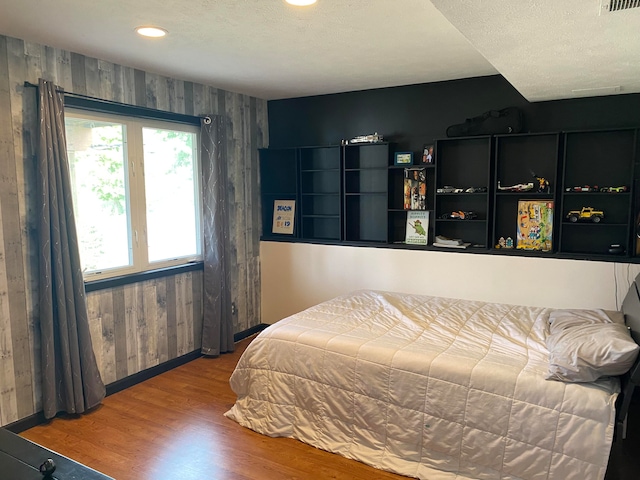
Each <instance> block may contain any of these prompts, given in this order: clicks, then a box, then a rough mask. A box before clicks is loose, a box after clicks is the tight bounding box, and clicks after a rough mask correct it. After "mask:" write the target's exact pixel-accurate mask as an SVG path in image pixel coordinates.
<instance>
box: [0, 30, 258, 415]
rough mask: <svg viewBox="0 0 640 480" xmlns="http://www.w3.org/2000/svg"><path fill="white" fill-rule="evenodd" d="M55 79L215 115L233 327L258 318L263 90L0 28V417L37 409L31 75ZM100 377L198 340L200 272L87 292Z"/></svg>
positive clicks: (147, 103)
mask: <svg viewBox="0 0 640 480" xmlns="http://www.w3.org/2000/svg"><path fill="white" fill-rule="evenodd" d="M41 77H42V78H45V79H47V80H51V81H53V82H55V83H56V84H57V85H59V86H61V87H62V88H64V89H65V91H68V92H73V93H79V94H84V95H89V96H93V97H97V98H102V99H106V100H113V101H117V102H122V103H127V104H131V105H136V106H142V107H149V108H156V109H160V110H166V111H171V112H175V113H183V114H187V115H195V116H201V115H206V114H214V115H216V114H220V115H224V116H225V118H226V120H227V145H226V150H227V153H228V165H229V166H228V178H227V179H226V182H225V183H226V184H227V185H228V186H229V189H228V192H227V195H228V196H227V202H228V205H230V208H229V218H228V224H229V225H230V229H231V240H230V242H231V252H229V260H228V261H229V265H230V267H231V271H232V272H233V276H232V291H233V292H234V299H233V301H234V302H235V303H236V306H237V315H236V316H235V317H234V319H233V321H234V331H235V332H239V331H243V330H246V329H248V328H250V327H252V326H255V325H257V324H259V323H260V261H259V232H260V230H261V228H260V205H259V191H258V188H259V184H258V155H257V149H258V148H261V147H263V146H266V145H267V142H268V131H267V128H268V127H267V125H268V124H267V102H266V101H265V100H261V99H257V98H253V97H249V96H247V95H242V94H237V93H233V92H228V91H225V90H221V89H216V88H214V87H211V86H207V85H202V84H198V83H193V82H189V81H183V80H179V79H174V78H168V77H165V76H162V75H157V74H154V73H150V72H145V71H142V70H138V69H135V68H131V67H126V66H122V65H117V64H113V63H110V62H106V61H103V60H99V59H96V58H90V57H86V56H83V55H80V54H77V53H73V52H68V51H65V50H60V49H57V48H52V47H48V46H44V45H40V44H36V43H31V42H25V41H23V40H20V39H16V38H11V37H6V36H1V35H0V425H6V424H8V423H11V422H14V421H16V420H20V419H22V418H25V417H27V416H29V415H32V414H34V413H36V412H38V411H39V410H40V409H41V400H40V396H41V394H40V380H39V375H40V365H39V364H40V346H39V343H40V342H39V338H38V336H39V334H38V322H37V311H38V305H37V301H38V266H37V251H36V240H37V237H36V230H35V218H34V216H33V212H34V209H35V205H34V200H35V195H36V191H35V188H36V187H35V170H34V168H35V161H34V156H35V151H36V145H37V130H36V128H37V111H36V108H37V107H36V95H37V93H36V90H35V89H33V88H30V87H25V86H24V82H25V81H27V82H30V83H34V84H37V83H38V79H39V78H41ZM87 300H88V305H89V314H90V319H91V322H92V323H91V333H92V338H93V340H94V350H95V351H96V355H97V358H98V365H99V367H100V371H101V373H102V375H103V377H104V381H105V383H107V384H109V383H111V382H113V381H116V380H120V379H122V378H124V377H126V376H128V375H131V374H134V373H137V372H139V371H141V370H144V369H145V368H148V367H151V366H154V365H157V364H159V363H161V362H163V361H166V360H170V359H173V358H176V357H177V356H180V355H183V354H185V353H189V352H191V351H193V350H195V349H197V348H199V347H200V343H201V326H202V272H197V271H196V272H190V273H185V274H180V275H175V276H168V277H166V278H160V279H156V280H150V281H145V282H141V283H138V284H133V285H126V286H123V287H118V288H113V289H108V290H101V291H96V292H91V293H90V294H88V295H87Z"/></svg>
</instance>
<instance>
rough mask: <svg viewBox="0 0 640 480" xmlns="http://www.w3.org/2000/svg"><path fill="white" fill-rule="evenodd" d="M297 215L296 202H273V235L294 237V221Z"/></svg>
mask: <svg viewBox="0 0 640 480" xmlns="http://www.w3.org/2000/svg"><path fill="white" fill-rule="evenodd" d="M295 213H296V201H295V200H274V201H273V227H272V229H271V231H272V232H273V233H281V234H284V235H293V221H294V219H295Z"/></svg>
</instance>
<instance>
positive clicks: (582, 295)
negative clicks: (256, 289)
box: [260, 242, 640, 323]
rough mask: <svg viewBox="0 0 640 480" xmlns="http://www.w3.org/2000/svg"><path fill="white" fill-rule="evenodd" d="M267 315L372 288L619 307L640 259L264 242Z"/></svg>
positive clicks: (266, 320) (277, 316)
mask: <svg viewBox="0 0 640 480" xmlns="http://www.w3.org/2000/svg"><path fill="white" fill-rule="evenodd" d="M260 263H261V273H262V282H261V284H262V295H261V298H262V307H261V308H262V321H263V322H264V323H274V322H276V321H278V320H280V319H281V318H284V317H286V316H288V315H291V314H293V313H296V312H299V311H301V310H304V309H305V308H308V307H310V306H312V305H315V304H316V303H319V302H322V301H325V300H328V299H330V298H333V297H335V296H337V295H340V294H343V293H347V292H350V291H352V290H358V289H363V288H370V289H376V290H389V291H397V292H407V293H422V294H426V295H437V296H444V297H453V298H464V299H470V300H484V301H488V302H498V303H508V304H516V305H529V306H546V307H555V308H605V309H610V310H615V309H618V308H619V306H620V304H621V303H622V299H623V298H624V296H625V294H626V292H627V288H628V286H629V284H630V282H631V281H632V280H633V279H634V278H635V276H636V275H637V274H638V272H639V271H640V265H636V264H627V263H613V262H590V261H581V260H560V259H555V258H532V257H517V256H503V255H482V254H467V253H454V252H438V251H418V250H404V249H392V248H370V247H348V246H335V245H314V244H307V243H285V242H261V243H260Z"/></svg>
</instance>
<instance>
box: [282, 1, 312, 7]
mask: <svg viewBox="0 0 640 480" xmlns="http://www.w3.org/2000/svg"><path fill="white" fill-rule="evenodd" d="M285 1H286V2H287V3H288V4H290V5H295V6H296V7H307V6H309V5H313V4H314V3H316V1H317V0H285Z"/></svg>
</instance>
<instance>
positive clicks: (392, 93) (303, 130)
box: [268, 75, 640, 151]
mask: <svg viewBox="0 0 640 480" xmlns="http://www.w3.org/2000/svg"><path fill="white" fill-rule="evenodd" d="M510 106H516V107H519V108H521V109H522V111H523V113H524V120H525V125H524V131H529V132H552V131H562V130H583V129H601V128H621V127H637V126H639V125H640V94H628V95H615V96H609V97H591V98H580V99H571V100H558V101H549V102H537V103H530V102H528V101H527V100H526V99H525V98H524V97H523V96H522V95H520V93H518V92H517V91H516V90H515V89H514V88H513V87H512V86H511V84H509V82H507V80H506V79H505V78H504V77H502V76H500V75H494V76H488V77H477V78H469V79H464V80H455V81H447V82H437V83H429V84H422V85H410V86H406V87H393V88H383V89H377V90H366V91H360V92H349V93H342V94H334V95H321V96H315V97H303V98H293V99H286V100H272V101H270V102H269V104H268V107H269V140H270V141H269V146H270V147H288V146H304V145H328V144H333V145H335V144H338V143H340V140H341V139H343V138H346V139H348V138H352V137H354V136H356V135H363V134H369V133H374V132H378V133H380V134H382V135H384V137H385V140H389V141H393V142H397V143H398V149H400V150H412V151H419V150H421V148H422V145H423V144H424V143H427V142H430V141H432V140H434V139H436V138H445V137H446V129H447V127H448V126H449V125H452V124H455V123H462V122H464V121H465V119H467V118H471V117H474V116H477V115H480V114H482V113H483V112H486V111H488V110H497V109H501V108H505V107H510Z"/></svg>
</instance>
